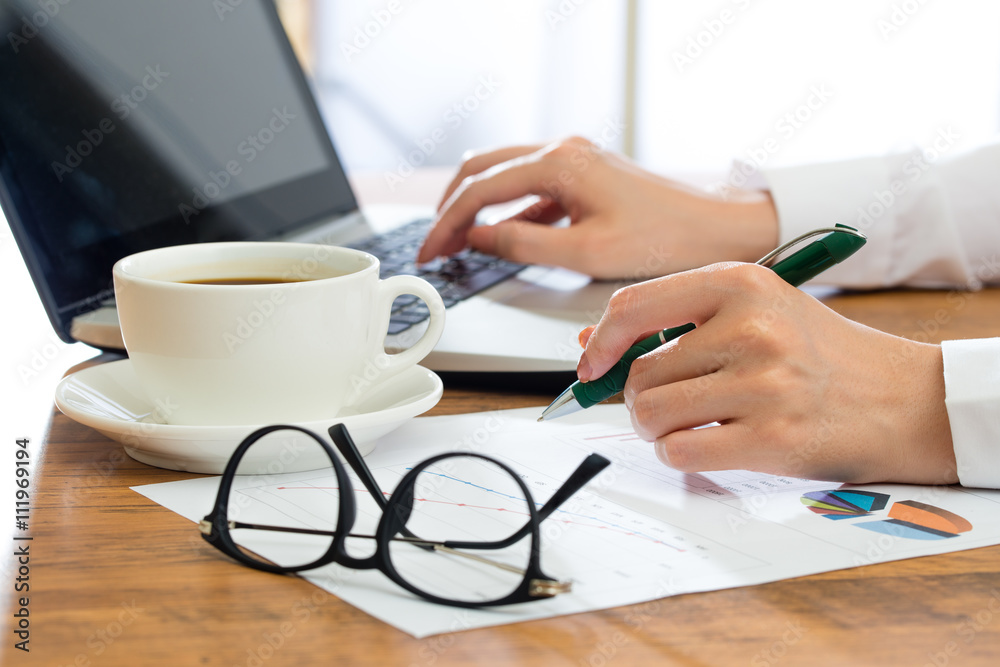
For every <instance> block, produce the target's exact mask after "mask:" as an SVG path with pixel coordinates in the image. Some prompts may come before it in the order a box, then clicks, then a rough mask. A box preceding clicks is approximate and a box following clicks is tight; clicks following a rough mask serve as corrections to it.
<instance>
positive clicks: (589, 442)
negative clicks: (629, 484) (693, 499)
mask: <svg viewBox="0 0 1000 667" xmlns="http://www.w3.org/2000/svg"><path fill="white" fill-rule="evenodd" d="M557 437H558V438H559V440H561V441H562V442H564V443H566V444H569V445H572V446H573V447H574V448H576V449H579V450H580V451H581V452H583V451H585V452H596V453H598V454H601V455H602V456H604V457H606V458H608V459H610V460H611V461H612V465H613V466H615V467H617V468H618V469H619V470H625V471H628V473H629V474H631V475H636V476H638V477H640V478H645V479H647V480H648V481H651V482H654V483H656V484H658V485H663V486H672V487H675V488H677V489H681V490H683V491H689V492H691V493H695V494H698V495H699V496H702V497H704V498H712V499H715V500H720V501H730V500H741V499H744V498H747V497H750V496H759V495H761V494H772V493H781V492H784V491H805V490H811V489H814V488H817V482H816V481H814V480H806V479H798V478H795V477H782V476H777V475H768V474H765V473H758V472H751V471H748V470H725V471H718V472H707V473H696V474H691V473H683V472H679V471H677V470H673V469H671V468H668V467H667V466H665V465H663V464H662V463H661V462H660V461H659V460H658V459H657V458H656V455H655V454H654V453H653V445H652V444H651V443H648V442H646V441H644V440H642V439H641V438H640V437H639V436H638V435H636V434H635V432H633V431H624V430H621V429H620V428H618V429H609V430H598V431H580V432H579V433H577V434H573V435H560V436H557Z"/></svg>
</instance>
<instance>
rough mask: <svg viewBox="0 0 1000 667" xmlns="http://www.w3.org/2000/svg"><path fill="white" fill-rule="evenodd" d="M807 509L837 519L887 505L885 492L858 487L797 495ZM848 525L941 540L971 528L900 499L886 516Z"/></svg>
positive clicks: (943, 513)
mask: <svg viewBox="0 0 1000 667" xmlns="http://www.w3.org/2000/svg"><path fill="white" fill-rule="evenodd" d="M801 501H802V504H803V505H805V506H806V507H808V508H809V510H810V511H812V512H814V513H816V514H819V515H821V516H823V517H824V518H826V519H831V520H834V521H840V520H844V519H857V518H859V517H866V516H874V515H875V513H876V512H879V511H881V510H883V509H885V507H886V505H888V504H889V495H888V494H886V493H876V492H873V491H862V490H858V489H850V490H848V489H843V490H839V489H834V490H829V491H810V492H809V493H806V494H804V495H803V496H802V498H801ZM851 525H854V526H857V527H858V528H863V529H864V530H870V531H872V532H875V533H882V534H884V535H890V536H892V537H900V538H905V539H911V540H944V539H948V538H951V537H958V536H959V535H960V534H961V533H966V532H969V531H970V530H972V524H971V523H969V521H968V520H967V519H965V518H964V517H961V516H959V515H957V514H955V513H954V512H949V511H948V510H946V509H942V508H940V507H935V506H934V505H928V504H927V503H922V502H919V501H916V500H900V501H897V502H895V503H893V504H892V506H891V507H890V508H889V518H888V519H882V520H879V521H858V522H856V523H855V522H852V524H851Z"/></svg>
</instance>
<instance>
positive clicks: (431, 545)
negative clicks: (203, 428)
mask: <svg viewBox="0 0 1000 667" xmlns="http://www.w3.org/2000/svg"><path fill="white" fill-rule="evenodd" d="M283 430H293V431H298V432H300V433H303V434H305V435H307V436H309V437H311V438H312V439H313V440H315V441H316V442H317V443H318V444H319V445H320V446H321V447H322V448H323V450H324V451H325V452H326V454H327V456H328V457H329V458H330V461H331V463H332V467H333V470H334V475H335V476H336V478H337V486H338V487H339V493H340V504H339V507H338V510H337V523H336V526H335V530H333V531H319V530H311V529H300V528H291V527H280V526H260V525H255V524H242V523H240V522H238V521H230V520H229V516H228V514H229V512H228V502H229V495H230V493H231V491H232V486H233V482H234V480H235V478H236V471H237V469H238V468H239V465H240V462H241V461H242V459H243V456H244V455H245V454H246V452H247V451H249V449H250V447H252V446H253V445H254V443H256V442H257V441H258V440H260V439H261V438H263V437H265V436H267V435H269V434H271V433H274V432H276V431H283ZM328 432H329V434H330V438H331V439H332V440H333V442H334V443H336V445H337V449H338V450H340V454H341V455H342V456H343V457H344V458H345V459H346V460H347V462H348V464H349V465H350V466H351V468H352V469H353V470H354V472H355V473H356V474H357V475H358V477H359V478H360V479H361V482H362V484H364V486H365V488H366V489H367V491H368V492H369V493H370V494H371V496H372V498H374V499H375V502H376V503H377V504H378V506H379V508H380V509H381V510H382V517H381V518H380V519H379V522H378V526H377V528H376V529H375V534H374V536H365V535H352V534H351V529H352V528H353V527H354V522H355V521H356V519H357V503H356V500H355V497H354V490H353V488H352V486H351V481H350V477H349V476H348V474H347V472H346V470H345V469H344V466H343V464H342V463H341V462H340V459H339V457H338V456H337V454H336V453H335V452H334V450H333V448H332V447H331V446H330V445H329V444H328V443H327V442H326V441H325V440H323V438H321V437H320V436H319V435H317V434H316V433H314V432H313V431H310V430H309V429H306V428H302V427H300V426H292V425H288V424H276V425H272V426H265V427H262V428H260V429H257V430H256V431H254V432H253V433H251V434H250V435H248V436H247V437H246V438H245V439H244V440H243V442H241V443H240V445H239V446H238V447H237V448H236V450H235V451H234V452H233V455H232V457H231V458H230V459H229V462H228V464H227V465H226V469H225V471H224V472H223V474H222V479H221V480H220V481H219V491H218V494H217V495H216V499H215V506H214V507H213V509H212V511H211V512H210V513H209V514H208V515H207V516H205V518H204V519H203V520H202V521H201V523H200V526H199V527H200V530H201V533H202V538H204V539H205V541H207V542H208V543H209V544H211V545H212V546H214V547H215V548H217V549H219V550H220V551H222V552H223V553H224V554H226V555H227V556H229V557H230V558H232V559H234V560H236V561H238V562H240V563H242V564H243V565H246V566H248V567H252V568H254V569H257V570H262V571H264V572H271V573H274V574H295V573H298V572H302V571H305V570H313V569H316V568H319V567H323V566H324V565H329V564H330V563H337V564H338V565H342V566H344V567H347V568H351V569H355V570H372V569H375V570H379V571H381V572H382V573H383V574H385V575H386V576H387V577H389V579H391V580H392V581H394V582H395V583H396V584H397V585H399V586H401V587H402V588H404V589H406V590H407V591H409V592H411V593H413V594H414V595H417V596H419V597H422V598H424V599H426V600H429V601H431V602H435V603H437V604H444V605H449V606H453V607H464V608H478V607H492V606H501V605H507V604H516V603H521V602H531V601H533V600H542V599H546V598H550V597H554V596H555V595H558V594H559V593H564V592H568V591H569V590H570V588H571V584H570V583H569V582H560V581H558V580H556V579H553V578H552V577H549V576H547V575H546V574H545V573H544V572H542V569H541V565H540V561H541V529H540V526H541V522H542V521H544V520H545V519H546V518H548V517H549V516H550V515H551V514H552V513H553V512H555V510H556V509H558V508H559V506H560V505H562V504H563V503H564V502H566V500H568V499H569V498H570V497H571V496H572V495H573V494H575V493H576V492H577V491H579V490H580V489H581V488H582V487H583V486H584V485H585V484H586V483H587V482H589V481H590V480H591V479H593V478H594V477H595V476H596V475H597V474H598V473H600V472H601V470H603V469H604V468H606V467H607V466H608V465H610V461H608V460H607V459H606V458H604V457H603V456H600V455H598V454H590V455H589V456H588V457H587V458H586V459H585V460H584V461H583V462H582V463H581V464H580V465H579V466H578V467H577V469H576V470H575V471H574V472H573V474H572V475H570V477H569V478H568V479H567V480H566V481H565V482H564V483H563V484H562V486H560V487H559V489H557V490H556V492H555V493H554V494H553V495H552V497H551V498H550V499H549V500H548V502H546V503H545V505H543V506H542V507H541V508H538V507H536V504H535V502H534V499H533V498H532V496H531V492H530V491H529V490H528V487H527V485H526V484H525V483H524V481H523V480H522V479H521V478H520V476H518V475H517V473H515V472H514V471H513V470H512V469H511V468H510V467H509V466H507V465H506V464H504V463H503V462H501V461H498V460H496V459H494V458H491V457H489V456H486V455H483V454H479V453H475V452H448V453H444V454H438V455H436V456H433V457H431V458H429V459H426V460H425V461H422V462H421V463H419V464H418V465H416V466H414V467H413V468H412V469H411V470H409V471H408V472H407V474H406V475H405V476H404V477H403V479H402V480H401V481H400V482H399V484H398V485H397V487H396V489H395V490H394V491H393V493H392V495H391V496H390V497H389V499H386V498H385V496H384V494H383V493H382V490H381V489H380V488H379V486H378V483H377V482H376V481H375V477H374V475H372V473H371V470H370V469H369V468H368V465H367V464H366V463H365V461H364V458H363V457H362V456H361V453H360V452H359V451H358V448H357V446H356V445H355V444H354V440H353V439H352V438H351V436H350V433H348V431H347V428H346V427H345V426H344V425H343V424H334V425H333V426H331V427H330V428H329V431H328ZM453 457H464V458H470V457H471V458H478V459H482V460H484V461H488V462H489V463H492V464H493V465H496V466H498V467H499V468H500V469H502V470H503V471H504V472H506V473H507V474H508V475H510V476H511V477H512V478H513V479H514V480H515V481H516V482H517V485H518V487H519V488H520V490H521V492H522V493H523V494H524V498H525V500H526V502H527V505H528V514H529V516H528V521H527V523H525V525H524V526H523V527H522V528H521V529H519V530H518V531H517V532H515V533H514V534H512V535H511V536H510V537H508V538H506V539H504V540H501V541H497V542H457V541H446V542H439V541H432V540H423V539H421V538H419V537H417V536H415V535H414V534H413V533H411V532H410V531H409V530H408V529H407V528H406V522H407V520H408V519H409V516H410V513H411V512H412V509H413V503H414V500H415V496H414V493H413V491H414V487H415V484H416V481H417V477H418V476H419V475H420V473H421V472H423V471H424V470H425V469H426V468H428V467H429V466H431V465H434V464H435V463H438V462H439V461H442V460H444V459H448V458H453ZM233 528H253V529H258V530H271V531H276V532H290V533H305V534H314V535H324V536H328V537H332V538H333V539H332V541H331V543H330V547H329V548H328V549H327V551H326V552H325V553H324V554H323V555H322V556H320V557H319V558H317V559H316V560H314V561H313V562H311V563H306V564H303V565H296V566H291V567H286V566H282V565H276V564H272V563H267V562H264V561H261V560H257V559H254V558H252V557H250V556H249V555H247V554H246V553H245V552H244V551H242V550H241V549H240V547H239V546H238V545H237V544H236V542H235V541H234V540H233V537H232V535H231V533H230V530H231V529H233ZM397 535H402V536H403V537H401V538H400V537H396V536H397ZM529 535H530V537H531V549H530V553H529V557H528V564H527V567H526V568H525V569H524V571H523V579H522V581H521V583H520V584H519V585H518V586H517V588H515V589H514V590H513V591H511V592H510V593H509V594H508V595H506V596H504V597H502V598H498V599H496V600H486V601H466V600H453V599H450V598H442V597H439V596H437V595H434V594H432V593H428V592H427V591H423V590H421V589H419V588H418V587H416V586H414V585H412V584H411V583H409V582H408V581H407V580H406V579H405V578H404V577H402V576H401V575H400V574H399V572H398V571H397V570H396V568H395V566H394V565H393V563H392V559H391V558H390V556H389V543H390V542H391V541H394V540H405V541H409V542H411V543H414V544H415V545H416V546H418V547H423V548H427V549H434V550H442V551H448V550H456V549H478V550H485V551H488V550H495V549H502V548H505V547H507V546H510V545H512V544H516V543H517V542H519V541H520V540H522V539H524V538H525V537H528V536H529ZM348 537H367V538H372V537H373V538H374V539H375V540H376V546H375V552H374V553H373V554H372V555H371V556H368V557H366V558H355V557H354V556H351V555H350V554H348V553H347V548H346V541H347V538H348ZM452 552H453V553H454V551H452ZM459 555H464V556H466V557H472V558H475V559H477V560H486V559H480V558H478V557H476V556H474V555H469V554H464V553H460V554H459ZM486 562H487V563H490V564H492V565H495V566H499V567H503V568H505V569H510V568H508V567H507V566H505V565H503V564H500V563H495V562H494V561H489V560H486ZM517 569H518V570H519V568H517Z"/></svg>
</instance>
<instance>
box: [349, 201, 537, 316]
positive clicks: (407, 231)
mask: <svg viewBox="0 0 1000 667" xmlns="http://www.w3.org/2000/svg"><path fill="white" fill-rule="evenodd" d="M430 228H431V220H430V219H429V218H428V219H420V220H414V221H413V222H410V223H407V224H405V225H403V226H401V227H397V228H396V229H393V230H392V231H390V232H387V233H385V234H380V235H378V236H373V237H371V238H368V239H365V240H363V241H359V242H356V243H351V244H349V247H351V248H356V249H358V250H364V251H365V252H367V253H371V254H372V255H375V256H376V257H378V258H379V262H380V264H381V266H380V273H379V276H380V277H381V278H388V277H389V276H394V275H399V274H408V275H412V276H419V277H421V278H423V279H424V280H426V281H427V282H429V283H430V284H431V285H433V286H434V289H436V290H437V291H438V293H440V294H441V299H442V300H443V301H444V306H445V308H450V307H451V306H453V305H455V304H456V303H458V302H460V301H462V300H464V299H468V298H469V297H470V296H472V295H474V294H477V293H478V292H482V291H483V290H484V289H486V288H487V287H492V286H493V285H496V284H497V283H499V282H501V281H502V280H505V279H507V278H509V277H511V276H513V275H515V274H517V273H518V272H519V271H520V270H521V269H523V268H524V266H525V265H524V264H515V263H514V262H508V261H506V260H502V259H497V258H496V257H491V256H490V255H484V254H482V253H479V252H476V251H474V250H469V249H466V250H463V251H462V252H460V253H459V254H457V255H454V256H453V257H450V258H449V259H447V260H440V261H435V262H434V263H433V264H430V265H427V266H423V267H418V266H417V265H416V263H415V261H414V260H415V259H416V256H417V250H418V249H419V248H420V244H421V243H423V240H424V237H425V236H427V232H428V231H430ZM428 317H430V312H428V310H427V306H426V304H424V302H423V301H421V300H420V299H418V298H417V297H415V296H413V295H412V294H406V295H403V296H400V297H397V299H396V300H395V301H394V302H393V304H392V314H391V316H390V318H389V334H390V335H392V334H398V333H402V332H404V331H406V330H407V329H409V328H410V327H412V326H414V325H416V324H419V323H421V322H423V321H424V320H426V319H427V318H428Z"/></svg>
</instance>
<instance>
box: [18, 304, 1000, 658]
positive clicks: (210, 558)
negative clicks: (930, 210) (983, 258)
mask: <svg viewBox="0 0 1000 667" xmlns="http://www.w3.org/2000/svg"><path fill="white" fill-rule="evenodd" d="M825 301H826V303H827V304H828V305H830V306H831V307H833V308H834V309H835V310H837V311H839V312H841V313H843V314H844V315H846V316H848V317H850V318H852V319H855V320H857V321H860V322H863V323H865V324H869V325H871V326H875V327H877V328H879V329H883V330H885V331H889V332H891V333H894V334H899V335H903V336H906V337H908V338H916V339H918V340H924V339H927V340H930V341H938V340H941V339H942V338H969V337H984V336H989V335H996V334H998V333H1000V290H987V291H984V292H980V293H975V294H967V293H948V292H884V293H872V294H857V295H838V296H835V297H832V298H828V299H825ZM551 398H552V394H551V393H540V392H537V391H535V392H533V391H532V390H531V389H530V388H529V387H522V388H521V389H516V388H514V389H510V390H507V391H503V392H500V391H491V390H487V389H482V388H476V387H474V386H467V385H463V386H459V385H458V383H454V382H449V383H448V385H447V387H446V391H445V395H444V398H443V399H442V401H441V403H440V404H439V405H438V406H437V407H436V408H435V409H434V410H433V411H431V413H430V414H438V415H440V414H452V413H459V412H468V411H477V410H494V409H497V408H510V407H522V406H531V405H536V406H542V405H545V404H547V403H548V401H549V400H550V399H551ZM33 476H34V479H35V480H36V481H37V482H38V486H37V487H35V496H34V505H35V507H34V514H33V517H32V519H33V522H32V535H33V537H34V539H33V541H32V542H31V547H30V549H31V554H32V561H31V597H30V613H31V627H32V635H31V653H30V654H23V653H22V652H20V651H15V650H13V649H12V645H13V643H14V641H13V639H12V635H11V633H10V631H9V628H10V627H11V623H10V619H11V618H12V617H11V613H12V608H11V606H10V605H11V603H12V600H13V596H12V595H9V594H8V595H4V596H2V600H3V603H2V604H5V605H7V607H6V608H5V609H4V610H3V614H2V615H3V617H4V618H5V619H7V621H5V622H4V623H3V624H2V628H3V630H4V633H3V636H4V639H3V642H2V649H0V650H2V652H3V653H2V655H3V664H5V665H8V664H38V665H249V666H253V665H256V666H264V665H313V664H326V665H379V666H383V665H404V666H411V665H414V666H424V667H431V666H433V665H508V664H516V665H546V666H555V665H592V666H595V667H599V666H602V665H622V666H628V667H636V666H639V665H658V666H666V665H692V666H694V665H699V666H700V665H752V666H761V665H769V666H774V665H810V666H819V665H837V666H844V665H906V666H907V667H922V666H923V665H935V666H937V667H942V666H944V665H962V666H971V665H990V666H991V667H995V666H996V665H997V664H1000V547H990V548H984V549H976V550H972V551H964V552H959V553H954V554H948V555H942V556H933V557H925V558H918V559H913V560H905V561H899V562H892V563H880V564H873V565H868V566H864V567H858V568H853V569H849V570H842V571H837V572H831V573H827V574H821V575H815V576H810V577H804V578H799V579H793V580H788V581H781V582H777V583H772V584H767V585H762V586H753V587H746V588H738V589H732V590H723V591H717V592H710V593H698V594H692V595H683V596H678V597H672V598H666V599H663V600H659V601H655V602H650V603H646V604H641V605H637V606H634V607H626V608H619V609H611V610H606V611H599V612H593V613H587V614H579V615H575V616H567V617H560V618H553V619H549V620H542V621H534V622H528V623H520V624H516V625H510V626H503V627H497V628H491V629H482V630H472V631H464V632H455V633H451V634H446V635H440V636H436V637H431V638H428V639H423V640H416V639H413V638H411V637H409V636H408V635H406V634H404V633H402V632H400V631H398V630H396V629H394V628H392V627H390V626H388V625H386V624H384V623H382V622H380V621H378V620H375V619H373V618H371V617H370V616H368V615H367V614H365V613H363V612H360V611H358V610H356V609H354V608H353V607H351V606H349V605H347V604H345V603H343V602H341V601H339V600H338V599H337V598H335V597H333V596H331V595H329V594H327V593H325V592H324V591H322V590H320V589H318V588H317V587H315V586H313V585H311V584H309V583H307V582H305V581H303V580H300V579H296V578H293V577H282V576H274V575H267V574H263V573H260V572H256V571H251V570H249V569H246V568H243V567H240V566H238V565H235V564H234V563H232V562H231V561H229V560H227V559H226V558H225V557H224V556H222V555H221V554H220V553H219V552H217V551H216V550H215V549H213V548H211V547H210V546H209V545H207V544H206V543H205V542H203V541H202V540H201V538H200V537H199V534H198V531H197V530H196V528H195V526H194V525H193V524H192V523H190V522H189V521H187V520H186V519H183V518H181V517H180V516H178V515H176V514H173V513H172V512H170V511H168V510H166V509H164V508H162V507H160V506H158V505H156V504H154V503H152V502H151V501H149V500H147V499H146V498H144V497H142V496H140V495H139V494H137V493H135V492H134V491H131V490H130V489H129V487H130V486H134V485H140V484H149V483H153V482H165V481H171V480H178V479H185V478H189V477H191V476H192V475H190V474H185V473H177V472H171V471H167V470H160V469H156V468H151V467H149V466H146V465H143V464H141V463H137V462H135V461H133V460H131V459H129V458H128V457H127V456H125V454H124V453H123V451H122V449H121V447H120V446H119V445H118V444H116V443H114V442H112V441H110V440H108V439H107V438H105V437H103V436H101V435H99V434H98V433H96V432H95V431H93V430H91V429H89V428H86V427H83V426H81V425H78V424H76V423H75V422H72V421H70V420H69V419H68V418H66V417H65V416H63V415H61V414H60V413H58V412H54V413H53V417H52V421H51V425H50V428H49V430H48V434H47V438H46V442H45V443H44V444H43V445H42V448H41V451H40V452H39V453H38V454H37V455H36V458H35V470H34V471H33ZM206 509H207V508H206ZM876 560H877V558H876ZM2 566H3V569H4V572H8V573H9V572H12V571H15V570H16V568H17V564H16V563H15V562H14V559H13V557H12V555H11V554H10V553H8V554H6V555H5V556H4V558H3V560H2ZM462 615H463V612H461V611H456V613H455V627H456V628H461V626H462Z"/></svg>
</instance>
